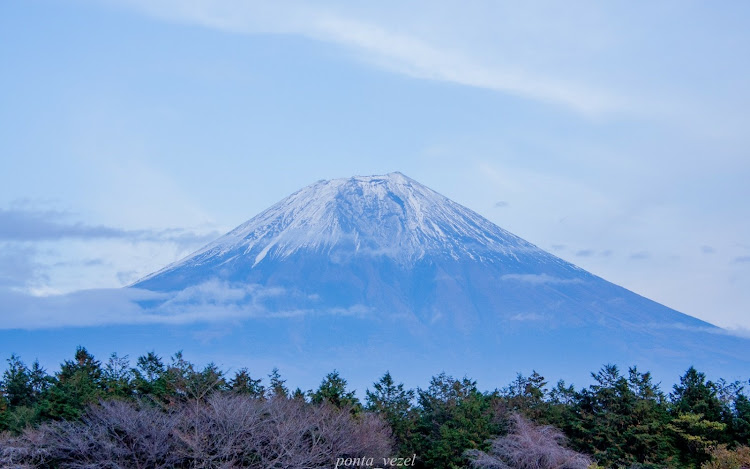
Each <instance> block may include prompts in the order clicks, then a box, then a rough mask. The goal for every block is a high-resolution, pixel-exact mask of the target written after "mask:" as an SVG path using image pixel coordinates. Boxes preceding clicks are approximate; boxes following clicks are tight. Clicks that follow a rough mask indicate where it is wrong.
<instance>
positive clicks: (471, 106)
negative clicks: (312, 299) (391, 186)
mask: <svg viewBox="0 0 750 469" xmlns="http://www.w3.org/2000/svg"><path fill="white" fill-rule="evenodd" d="M748 24H750V3H748V2H744V1H739V0H734V1H726V2H721V3H706V2H692V1H654V2H645V1H644V2H632V1H627V2H626V1H615V2H594V1H572V2H553V1H541V2H497V1H476V2H470V3H467V2H458V1H443V0H432V1H430V2H424V1H416V2H390V1H380V2H342V1H322V2H302V1H299V2H289V1H275V2H256V1H241V0H217V1H210V2H209V1H199V0H191V1H184V0H60V1H55V2H52V1H21V0H10V1H6V2H2V4H0V64H1V66H2V73H0V124H1V125H0V155H2V171H1V172H0V302H1V301H2V298H3V297H5V296H7V295H8V294H10V293H12V294H13V295H14V296H13V298H14V301H23V297H24V295H25V296H26V297H27V298H28V299H33V298H34V297H38V296H48V295H65V294H69V293H71V292H76V291H79V290H88V289H98V288H116V287H120V286H123V285H127V284H129V283H131V282H133V281H134V280H136V279H138V278H140V277H141V276H144V275H146V274H148V273H150V272H152V271H154V270H157V269H159V268H161V267H163V266H164V265H166V264H168V263H169V262H172V261H174V260H177V259H178V258H180V257H182V256H184V255H186V254H188V253H189V252H191V251H192V250H194V249H197V248H198V247H200V246H201V245H203V244H205V243H206V242H207V241H210V240H211V239H213V238H215V237H216V236H218V235H219V234H221V233H224V232H226V231H228V230H229V229H231V228H233V227H234V226H236V225H238V224H240V223H242V222H244V221H245V220H247V219H249V218H251V217H252V216H254V215H256V214H257V213H259V212H260V211H262V210H263V209H265V208H267V207H268V206H270V205H271V204H273V203H275V202H277V201H278V200H280V199H281V198H283V197H285V196H287V195H288V194H290V193H291V192H293V191H295V190H297V189H299V188H301V187H303V186H305V185H307V184H310V183H312V182H314V181H316V180H318V179H332V178H338V177H348V176H353V175H369V174H383V173H387V172H391V171H401V172H402V173H404V174H406V175H407V176H409V177H411V178H413V179H416V180H417V181H419V182H421V183H422V184H425V185H427V186H428V187H430V188H432V189H434V190H436V191H438V192H440V193H442V194H443V195H445V196H447V197H450V198H451V199H453V200H455V201H457V202H459V203H461V204H463V205H465V206H467V207H468V208H470V209H472V210H475V211H477V212H478V213H480V214H481V215H483V216H485V217H487V218H488V219H490V220H491V221H493V222H495V223H497V224H498V225H500V226H501V227H503V228H505V229H507V230H509V231H511V232H513V233H515V234H517V235H519V236H521V237H523V238H525V239H527V240H528V241H530V242H532V243H534V244H536V245H538V246H539V247H541V248H543V249H546V250H548V251H550V252H552V253H553V254H555V255H558V256H560V257H562V258H563V259H565V260H567V261H570V262H572V263H574V264H576V265H579V266H581V267H583V268H585V269H587V270H589V271H591V272H592V273H594V274H597V275H599V276H601V277H603V278H605V279H607V280H609V281H612V282H614V283H617V284H619V285H622V286H624V287H626V288H628V289H630V290H633V291H635V292H636V293H639V294H641V295H644V296H646V297H649V298H651V299H653V300H656V301H658V302H660V303H663V304H665V305H667V306H669V307H672V308H674V309H677V310H679V311H681V312H684V313H687V314H690V315H693V316H696V317H698V318H700V319H703V320H706V321H709V322H712V323H714V324H717V325H720V326H723V327H728V328H731V329H735V330H737V331H738V332H739V333H741V334H747V333H748V331H750V288H748V286H750V204H749V203H748V201H750V184H748V181H750V112H748V109H750V61H748V60H747V57H750V29H748V28H747V25H748ZM5 309H7V303H6V307H5ZM0 314H2V315H13V314H14V313H13V311H10V310H0ZM115 322H116V321H115ZM84 323H85V321H84ZM27 326H28V327H41V326H42V325H41V324H28V325H27Z"/></svg>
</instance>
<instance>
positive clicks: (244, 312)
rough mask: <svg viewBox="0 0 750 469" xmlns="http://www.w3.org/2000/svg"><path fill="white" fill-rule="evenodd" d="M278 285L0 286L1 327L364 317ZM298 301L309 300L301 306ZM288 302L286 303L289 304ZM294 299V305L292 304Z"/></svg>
mask: <svg viewBox="0 0 750 469" xmlns="http://www.w3.org/2000/svg"><path fill="white" fill-rule="evenodd" d="M306 298H308V296H307V295H304V294H302V293H301V292H298V291H294V290H289V289H285V288H280V287H264V286H260V285H246V284H231V283H227V282H221V281H218V280H211V281H208V282H205V283H202V284H200V285H195V286H192V287H188V288H186V289H184V290H180V291H177V292H154V291H151V290H145V289H139V288H102V289H92V290H80V291H76V292H73V293H67V294H56V295H46V296H35V295H31V294H28V293H24V292H21V291H19V290H17V289H13V288H8V287H0V317H3V321H2V322H1V323H0V329H48V328H59V327H92V326H105V325H134V324H171V325H183V324H192V323H222V322H226V321H232V320H239V319H247V318H289V317H298V316H304V315H308V314H330V315H339V316H357V317H364V316H367V315H368V314H369V313H371V309H370V308H368V307H365V306H363V305H353V306H351V307H348V308H332V309H327V310H320V309H317V308H314V306H315V303H316V300H310V301H308V302H307V303H299V301H298V300H304V299H306ZM298 304H303V305H305V306H303V307H300V306H298ZM287 305H288V306H289V307H285V306H287ZM292 305H294V306H292Z"/></svg>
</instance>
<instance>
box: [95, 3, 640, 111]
mask: <svg viewBox="0 0 750 469" xmlns="http://www.w3.org/2000/svg"><path fill="white" fill-rule="evenodd" d="M109 1H110V2H114V3H116V4H119V5H122V6H125V7H128V8H133V9H135V10H138V11H141V12H143V13H145V14H148V15H151V16H154V17H158V18H162V19H165V20H168V21H174V22H182V23H188V24H197V25H200V26H204V27H208V28H212V29H218V30H222V31H228V32H232V33H239V34H262V33H271V34H289V35H298V36H303V37H307V38H309V39H313V40H317V41H322V42H327V43H332V44H336V45H339V46H343V47H346V48H348V49H349V50H351V51H352V52H354V57H355V58H356V59H357V60H361V61H365V62H367V63H370V64H373V65H375V66H377V67H380V68H383V69H386V70H389V71H392V72H395V73H399V74H403V75H407V76H410V77H414V78H420V79H427V80H435V81H443V82H449V83H455V84H459V85H464V86H471V87H476V88H483V89H488V90H492V91H498V92H501V93H506V94H510V95H514V96H518V97H521V98H527V99H532V100H536V101H541V102H547V103H553V104H556V105H560V106H563V107H566V108H568V109H571V110H573V111H575V112H579V113H583V114H589V115H597V114H601V113H608V112H620V111H623V110H627V109H628V108H629V107H630V102H632V100H631V101H630V102H629V101H628V100H626V99H622V98H620V97H619V96H616V95H614V94H613V93H611V92H609V91H604V90H601V89H598V88H597V87H596V86H594V85H592V84H586V83H581V82H574V81H571V80H569V79H563V78H559V77H557V78H556V77H554V76H551V75H550V74H548V73H540V72H535V71H532V70H531V69H530V68H529V67H526V66H524V64H522V63H497V62H495V63H492V62H489V61H486V60H482V59H480V58H477V57H474V56H473V54H472V53H471V51H470V50H466V48H460V47H456V46H453V47H451V46H446V45H445V44H442V43H437V42H436V41H435V39H434V38H433V37H430V36H429V35H426V34H419V32H418V28H409V29H405V28H398V29H397V25H396V24H393V23H392V22H388V21H376V20H374V19H370V17H369V16H368V15H363V14H356V13H354V12H351V11H350V12H349V13H347V12H346V10H345V9H344V8H334V7H333V6H332V5H330V4H328V5H326V4H320V3H315V4H313V3H307V2H294V1H286V2H260V1H244V0H216V1H211V2H208V1H191V2H185V1H178V0H148V1H146V0H109ZM511 44H512V42H511ZM516 47H520V46H518V45H517V46H516ZM498 52H500V53H501V52H502V51H498ZM513 52H514V51H512V50H508V51H506V54H503V55H505V56H512V55H514V54H513Z"/></svg>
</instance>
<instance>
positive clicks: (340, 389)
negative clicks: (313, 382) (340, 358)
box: [310, 370, 361, 412]
mask: <svg viewBox="0 0 750 469" xmlns="http://www.w3.org/2000/svg"><path fill="white" fill-rule="evenodd" d="M346 384H347V383H346V380H345V379H344V378H342V377H341V376H340V375H339V372H338V371H336V370H333V371H332V372H331V373H328V374H327V375H326V377H325V378H324V379H323V381H322V382H321V383H320V386H319V387H318V389H317V390H316V391H315V392H313V393H312V394H310V401H311V402H312V403H313V404H321V403H323V402H327V403H329V404H332V405H334V406H335V407H338V408H339V409H343V408H349V409H351V410H352V412H357V411H358V410H359V408H360V407H361V405H360V403H359V399H357V398H356V396H355V394H354V391H347V389H346Z"/></svg>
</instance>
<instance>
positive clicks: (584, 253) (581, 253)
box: [576, 249, 594, 257]
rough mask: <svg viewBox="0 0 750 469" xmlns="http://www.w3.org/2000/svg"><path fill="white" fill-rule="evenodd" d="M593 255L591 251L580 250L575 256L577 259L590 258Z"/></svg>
mask: <svg viewBox="0 0 750 469" xmlns="http://www.w3.org/2000/svg"><path fill="white" fill-rule="evenodd" d="M593 255H594V250H593V249H581V250H580V251H577V252H576V256H578V257H591V256H593Z"/></svg>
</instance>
